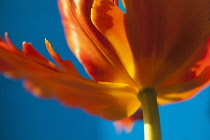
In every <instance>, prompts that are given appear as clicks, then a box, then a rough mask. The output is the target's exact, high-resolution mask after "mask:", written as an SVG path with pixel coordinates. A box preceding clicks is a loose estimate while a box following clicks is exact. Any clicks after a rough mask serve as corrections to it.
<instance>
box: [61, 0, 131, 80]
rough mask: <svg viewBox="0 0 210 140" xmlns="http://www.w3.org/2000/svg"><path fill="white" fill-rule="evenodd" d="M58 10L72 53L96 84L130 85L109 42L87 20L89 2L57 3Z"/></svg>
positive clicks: (90, 3) (88, 19)
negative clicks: (118, 83) (102, 82)
mask: <svg viewBox="0 0 210 140" xmlns="http://www.w3.org/2000/svg"><path fill="white" fill-rule="evenodd" d="M58 3H59V10H60V13H61V17H62V22H63V26H64V30H65V34H66V39H67V42H68V44H69V46H70V49H71V50H72V52H73V53H74V54H75V55H76V57H77V58H78V60H79V61H80V62H81V63H82V64H83V66H84V67H85V69H86V71H87V72H88V74H89V75H90V76H91V77H92V78H93V79H95V80H97V81H106V82H123V83H132V84H134V81H133V80H132V78H131V77H130V76H129V74H128V72H127V71H126V69H125V67H124V66H123V64H122V62H121V61H120V59H119V57H118V56H117V54H116V52H115V50H114V48H113V46H112V45H111V44H110V42H109V41H108V40H107V39H106V38H105V37H104V36H103V35H102V34H101V33H100V32H99V31H98V30H97V29H96V27H95V26H94V25H93V24H92V22H91V20H90V11H91V7H92V4H93V0H85V1H84V0H59V1H58Z"/></svg>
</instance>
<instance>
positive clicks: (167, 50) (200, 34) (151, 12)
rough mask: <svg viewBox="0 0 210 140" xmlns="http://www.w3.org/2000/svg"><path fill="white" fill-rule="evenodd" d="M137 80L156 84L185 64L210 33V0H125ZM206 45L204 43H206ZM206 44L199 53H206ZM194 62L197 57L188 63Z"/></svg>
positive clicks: (143, 83)
mask: <svg viewBox="0 0 210 140" xmlns="http://www.w3.org/2000/svg"><path fill="white" fill-rule="evenodd" d="M123 3H124V5H125V8H126V11H127V14H126V15H125V23H126V26H125V27H126V31H127V36H128V38H129V41H130V46H131V47H132V52H133V53H134V60H135V63H136V69H137V70H136V71H137V72H136V73H137V75H136V80H137V81H138V82H139V83H140V84H142V85H143V86H153V87H154V86H156V85H158V84H159V82H162V81H164V80H165V79H166V78H167V77H168V76H170V75H171V74H173V73H174V72H176V70H177V69H179V68H180V67H182V64H183V62H185V61H186V60H188V59H190V57H191V56H192V54H194V53H195V52H196V51H197V49H198V48H199V47H200V46H203V45H202V44H203V43H204V42H205V40H206V39H207V37H208V36H209V34H210V20H209V19H210V8H209V7H210V1H209V0H192V1H190V2H189V1H188V0H170V1H168V0H161V1H157V0H123ZM203 47H204V46H203ZM204 53H205V48H203V49H202V51H199V53H198V54H197V55H196V56H197V57H196V59H197V60H196V62H197V61H198V60H199V59H201V57H203V54H204ZM188 64H189V65H191V66H192V65H194V61H191V63H188Z"/></svg>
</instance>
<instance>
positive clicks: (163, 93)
mask: <svg viewBox="0 0 210 140" xmlns="http://www.w3.org/2000/svg"><path fill="white" fill-rule="evenodd" d="M208 86H210V66H209V67H207V68H205V70H204V71H203V72H202V73H201V74H200V75H199V76H197V77H195V78H193V79H191V80H188V81H184V82H181V83H178V84H173V85H169V86H165V87H162V88H160V89H157V93H158V100H159V104H166V103H172V102H178V101H184V100H187V99H190V98H192V97H193V96H195V95H196V94H197V93H198V92H200V91H201V90H202V89H204V88H206V87H208Z"/></svg>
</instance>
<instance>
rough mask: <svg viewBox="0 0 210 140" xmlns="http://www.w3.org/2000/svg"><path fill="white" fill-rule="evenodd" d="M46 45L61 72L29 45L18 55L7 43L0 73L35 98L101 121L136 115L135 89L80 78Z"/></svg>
mask: <svg viewBox="0 0 210 140" xmlns="http://www.w3.org/2000/svg"><path fill="white" fill-rule="evenodd" d="M46 45H47V47H48V50H49V52H50V54H51V56H52V57H54V59H55V60H56V61H57V62H58V64H61V65H60V66H61V67H62V68H64V70H62V69H60V68H58V67H57V66H56V65H54V64H53V63H51V62H50V61H48V60H47V59H46V58H44V57H43V56H42V55H41V54H39V53H38V52H37V51H36V50H35V49H34V48H33V47H32V45H31V44H27V43H24V44H23V47H24V49H23V50H24V52H21V51H18V50H17V49H16V48H15V47H13V46H12V44H10V43H9V42H8V43H6V42H3V41H0V71H1V72H3V73H4V74H5V76H8V77H10V78H15V79H23V81H24V86H25V88H26V89H28V90H29V91H30V92H32V93H33V94H34V95H35V96H37V97H43V98H55V99H58V100H60V101H61V103H62V104H65V105H67V106H69V107H80V108H83V109H84V110H86V111H87V112H89V113H91V114H94V115H98V116H101V117H103V118H105V119H109V120H118V119H122V118H125V117H128V116H130V115H132V114H133V113H134V112H136V110H137V109H138V107H139V104H140V103H139V101H138V98H137V96H136V93H137V91H136V89H135V88H133V87H130V86H129V85H127V84H120V83H107V82H97V81H91V80H88V79H85V78H81V76H80V75H79V74H78V73H77V72H76V70H75V68H74V66H73V65H72V64H70V63H71V62H70V61H67V63H66V61H63V60H62V59H61V58H60V56H59V55H58V54H57V53H55V52H54V50H53V49H52V47H51V45H50V44H49V42H48V41H46ZM11 46H12V47H11ZM67 65H68V66H67ZM69 67H70V68H69Z"/></svg>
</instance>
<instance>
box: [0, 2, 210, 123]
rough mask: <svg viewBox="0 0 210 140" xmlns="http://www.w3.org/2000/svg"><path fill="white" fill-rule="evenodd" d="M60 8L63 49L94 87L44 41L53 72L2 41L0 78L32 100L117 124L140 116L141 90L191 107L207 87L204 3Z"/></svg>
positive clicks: (209, 52)
mask: <svg viewBox="0 0 210 140" xmlns="http://www.w3.org/2000/svg"><path fill="white" fill-rule="evenodd" d="M58 3H59V10H60V13H61V17H62V22H63V26H64V30H65V34H66V39H67V42H68V44H69V47H70V49H71V51H72V52H73V53H74V54H75V56H76V57H77V58H78V60H79V61H80V62H81V63H82V65H83V66H84V68H85V70H86V71H87V73H88V74H89V75H90V76H91V77H92V78H93V79H94V80H89V79H85V78H83V77H82V76H81V75H80V74H79V73H78V72H77V70H76V69H75V67H74V66H73V65H72V63H71V62H70V61H69V60H62V59H61V57H60V56H59V55H58V54H57V53H55V52H54V50H53V48H52V47H51V45H50V43H49V42H48V41H45V43H46V46H47V49H48V52H49V54H50V55H51V56H52V58H53V59H54V61H55V62H56V63H57V64H58V65H59V67H58V66H56V65H54V64H53V63H52V62H50V61H49V60H47V59H46V58H45V57H43V56H42V55H41V54H40V53H38V52H37V51H36V50H35V49H34V48H33V47H32V45H31V44H30V43H25V42H24V43H23V50H22V51H19V50H18V49H17V48H16V47H15V46H14V45H13V44H12V43H11V41H10V40H9V38H8V36H7V34H6V36H5V39H6V41H3V40H1V41H0V71H2V73H3V74H4V75H6V76H7V77H10V78H18V79H23V80H24V86H25V88H26V89H27V90H29V91H30V92H31V93H33V94H34V95H35V96H37V97H43V98H55V99H58V100H60V102H61V103H62V104H64V105H66V106H70V107H79V108H83V109H84V110H86V111H87V112H89V113H91V114H94V115H97V116H100V117H102V118H104V119H108V120H120V119H124V118H127V117H130V116H132V115H133V114H134V113H135V112H136V111H137V110H138V109H139V108H141V103H140V101H139V99H138V93H139V92H140V91H142V90H143V89H146V88H152V89H155V90H156V92H157V100H158V103H159V105H163V104H169V103H174V102H179V101H184V100H187V99H190V98H191V97H193V96H195V95H196V94H197V93H198V92H199V91H201V90H202V89H204V88H205V87H207V86H209V85H210V20H209V19H210V8H209V7H210V0H191V1H189V0H161V1H158V0H123V4H124V6H125V9H126V13H124V12H123V11H121V10H120V9H119V8H118V6H117V3H118V0H58ZM137 114H138V112H137ZM137 116H141V115H137ZM133 118H135V117H131V118H128V120H129V119H130V120H137V119H136V118H135V119H133ZM139 118H140V117H139ZM123 122H126V121H125V120H122V121H121V122H118V124H120V123H122V124H125V123H123ZM131 122H133V121H131ZM125 125H126V124H125ZM128 125H130V124H128ZM128 125H127V126H128Z"/></svg>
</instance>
